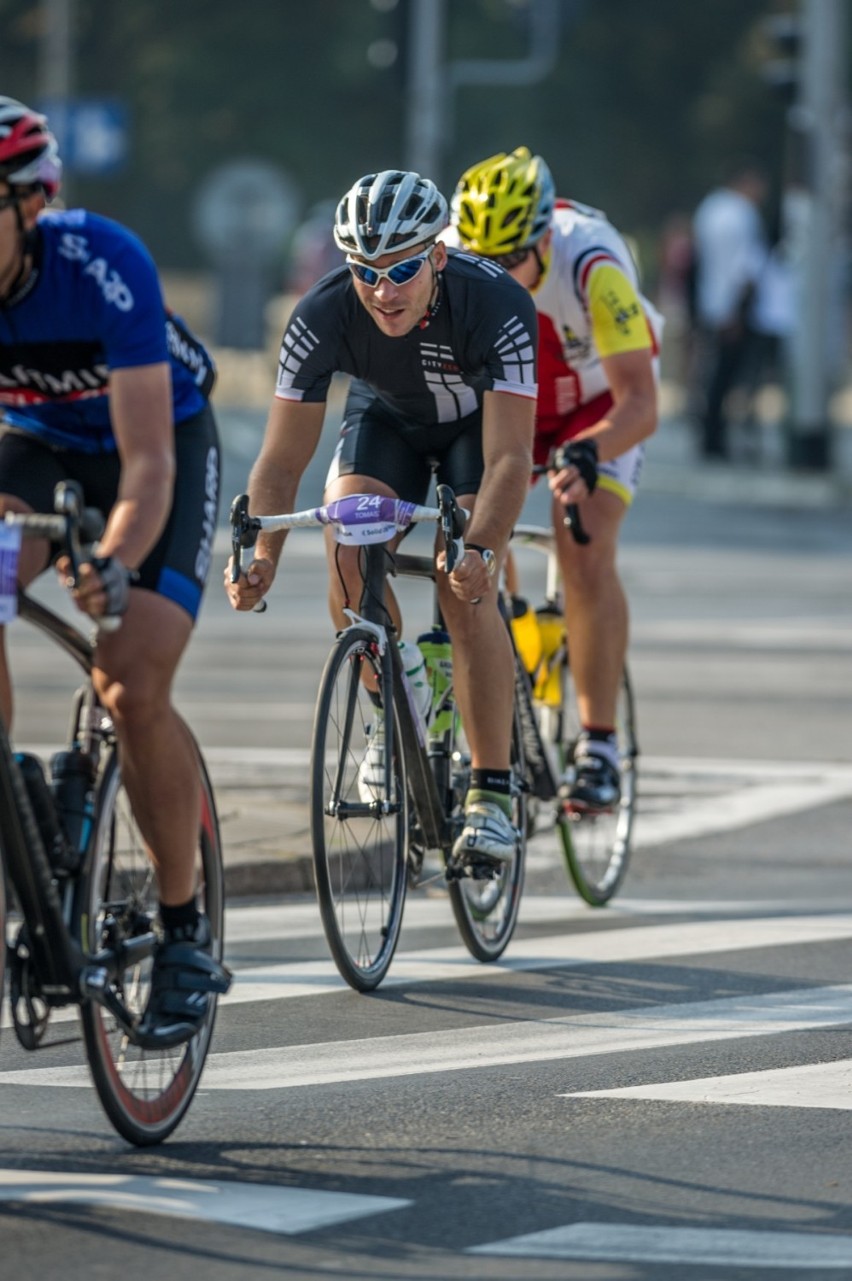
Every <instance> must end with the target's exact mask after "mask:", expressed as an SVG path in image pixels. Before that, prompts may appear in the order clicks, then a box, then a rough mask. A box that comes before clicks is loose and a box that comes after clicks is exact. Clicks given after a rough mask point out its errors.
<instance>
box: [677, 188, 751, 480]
mask: <svg viewBox="0 0 852 1281" xmlns="http://www.w3.org/2000/svg"><path fill="white" fill-rule="evenodd" d="M766 192H767V181H766V176H765V174H764V173H763V171H762V169H760V168H759V167H758V166H757V165H755V164H752V163H741V164H739V165H737V166H736V167H735V168H734V169H733V170H732V171H731V173H730V176H729V178H728V179H727V181H726V182H725V183H724V184H723V185H722V186H721V187H718V188H716V189H715V190H713V191H711V192H709V194H708V195H706V196H705V197H704V199H703V200H702V201H701V203H700V204H699V206H698V208H697V209H696V211H695V216H694V219H693V238H694V245H695V261H696V277H695V310H696V320H697V325H698V335H699V340H700V352H699V357H698V378H699V380H700V383H701V387H702V389H703V396H702V401H703V403H702V406H701V411H700V413H701V436H700V445H701V452H702V454H703V455H704V457H705V458H727V457H728V456H729V446H730V442H729V439H728V434H729V433H728V423H727V419H726V410H725V401H726V399H727V396H728V393H729V392H730V391H731V389H732V388H733V386H734V385H735V383H736V381H737V379H738V378H740V377H741V375H742V373H743V371H744V369H745V366H746V361H747V359H748V355H749V350H750V348H751V346H752V345H753V341H754V326H753V310H752V309H753V304H754V298H755V291H756V288H757V283H758V281H759V279H760V276H761V274H762V272H763V270H764V267H765V265H766V259H767V254H768V246H767V241H766V232H765V229H764V223H763V217H762V213H761V206H762V204H763V201H764V199H765V197H766Z"/></svg>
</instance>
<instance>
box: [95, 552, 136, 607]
mask: <svg viewBox="0 0 852 1281" xmlns="http://www.w3.org/2000/svg"><path fill="white" fill-rule="evenodd" d="M91 564H92V567H93V568H94V569H96V570H97V571H98V577H99V578H100V580H101V587H102V588H103V590H104V593H105V594H106V608H105V609H104V615H105V617H107V618H117V617H118V616H119V615H120V614H124V613H126V612H127V606H128V604H129V601H130V584H131V583H132V582H135V581H136V580H137V578H138V577H139V575H138V574H137V573H136V572H135V570H131V569H126V568H125V566H124V565H122V563H121V561H120V560H119V559H118V557H117V556H93V557H92V558H91Z"/></svg>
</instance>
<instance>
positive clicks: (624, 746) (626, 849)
mask: <svg viewBox="0 0 852 1281" xmlns="http://www.w3.org/2000/svg"><path fill="white" fill-rule="evenodd" d="M564 693H565V697H564V701H563V707H562V709H561V710H560V711H559V712H556V711H554V710H553V709H542V730H543V732H545V733H546V734H547V735H548V736H549V737H550V739H551V741H552V742H555V743H557V745H558V746H557V753H556V755H557V759H558V761H559V764H560V766H561V768H562V769H563V770H564V771H565V774H564V778H565V781H566V784H567V785H568V786H570V783H571V780H572V761H573V754H574V744H575V742H576V741H577V738H578V736H579V733H580V718H579V714H578V711H577V705H576V701H575V697H574V683H573V681H572V680H571V676H570V672H569V671H568V668H567V665H566V668H565V671H564ZM616 732H617V735H618V753H619V764H620V769H621V799H620V801H619V802H618V804H617V805H616V806H614V807H613V808H612V809H611V810H603V811H601V812H600V813H588V812H585V813H582V814H581V813H578V812H576V811H573V810H571V808H570V807H569V806H566V805H565V804H564V802H562V803H559V802H558V801H557V804H558V805H559V809H558V813H557V825H558V827H559V832H560V835H561V838H562V848H563V853H564V855H565V862H566V865H567V868H568V873H569V875H570V877H571V879H572V881H573V882H574V885H575V886H576V889H577V892H578V894H579V895H580V896H581V897H582V898H584V899H585V901H586V902H587V903H589V904H591V906H592V907H603V906H604V904H606V903H608V902H609V901H610V899H611V898H612V897H613V895H614V894H615V893H616V892H617V890H618V889H619V887H620V886H621V883H622V881H623V880H624V877H625V875H626V873H627V867H628V864H629V861H630V853H631V837H632V834H633V823H634V819H635V816H636V802H637V783H638V774H639V769H638V766H639V748H638V744H637V739H636V711H635V704H634V699H633V689H632V686H631V683H630V676H629V673H628V671H627V669H626V668H625V670H624V675H623V677H622V681H621V686H620V689H619V692H618V705H617V708H616Z"/></svg>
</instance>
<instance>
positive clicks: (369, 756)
mask: <svg viewBox="0 0 852 1281" xmlns="http://www.w3.org/2000/svg"><path fill="white" fill-rule="evenodd" d="M369 739H370V741H369V744H368V745H367V750H366V752H365V753H364V759H363V760H362V761H361V764H360V765H359V766H358V797H359V799H360V800H361V802H362V804H364V805H370V804H371V803H372V802H373V801H380V800H383V799H384V794H385V718H384V715H383V714H382V712H381V711H379V709H378V708H377V709H376V719H375V720H374V721H373V724H372V726H371V727H370V730H369Z"/></svg>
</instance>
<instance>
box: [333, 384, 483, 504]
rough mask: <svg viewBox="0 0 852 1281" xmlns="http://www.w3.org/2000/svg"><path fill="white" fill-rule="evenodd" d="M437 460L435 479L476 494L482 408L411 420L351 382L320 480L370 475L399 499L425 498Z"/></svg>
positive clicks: (479, 480)
mask: <svg viewBox="0 0 852 1281" xmlns="http://www.w3.org/2000/svg"><path fill="white" fill-rule="evenodd" d="M433 459H434V460H435V462H436V463H437V471H436V479H437V482H438V484H442V485H449V486H450V488H451V489H452V490H453V493H455V494H457V495H459V496H461V495H462V494H476V493H478V492H479V486H480V484H481V483H482V473H483V471H484V470H485V463H484V461H483V457H482V413H481V412H479V413H476V414H469V415H468V417H466V418H461V419H456V420H455V421H453V422H451V423H434V424H431V425H429V426H426V425H424V424H423V423H418V424H416V425H415V424H412V423H410V422H407V421H406V420H405V419H402V418H400V417H398V416H397V415H396V414H394V413H393V412H392V411H391V410H390V409H388V407H387V406H386V405H384V404H382V402H381V401H380V400H379V399H378V398H377V397H376V396H375V394H374V393H373V392H372V391H371V390H370V388H369V387H367V386H366V384H364V383H361V382H357V381H353V382H352V384H351V386H350V388H349V395H348V396H347V398H346V408H345V410H344V413H343V425H342V427H341V430H340V437H339V439H338V442H337V447H336V449H335V453H334V460H333V462H332V464H331V468H330V470H329V474H328V478H327V481H326V483H327V484H328V483H329V482H330V481H332V480H334V479H335V478H336V477H337V476H371V477H372V478H373V479H374V480H381V481H383V482H384V483H385V484H386V485H388V486H389V487H390V488H391V489H392V490H393V492H394V493H395V494H396V495H397V497H399V498H404V499H405V500H406V501H407V502H410V503H425V501H426V499H427V497H428V494H429V482H430V480H431V476H432V460H433Z"/></svg>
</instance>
